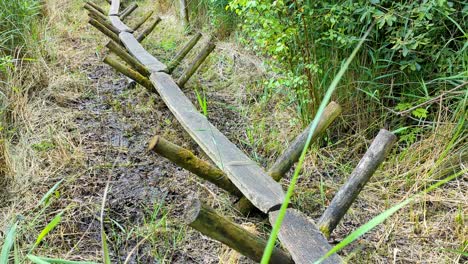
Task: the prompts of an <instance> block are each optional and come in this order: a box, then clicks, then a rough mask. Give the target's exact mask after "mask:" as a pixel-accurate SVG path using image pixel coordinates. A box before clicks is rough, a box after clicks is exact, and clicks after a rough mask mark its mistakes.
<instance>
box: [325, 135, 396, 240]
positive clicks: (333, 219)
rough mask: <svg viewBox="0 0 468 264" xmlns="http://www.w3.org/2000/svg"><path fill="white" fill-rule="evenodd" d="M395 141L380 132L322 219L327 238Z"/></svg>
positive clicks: (392, 137)
mask: <svg viewBox="0 0 468 264" xmlns="http://www.w3.org/2000/svg"><path fill="white" fill-rule="evenodd" d="M395 141H396V136H395V135H394V134H393V133H391V132H389V131H387V130H385V129H381V130H380V132H379V134H378V135H377V137H376V138H375V139H374V141H373V142H372V144H371V145H370V147H369V149H368V150H367V151H366V154H364V157H362V159H361V160H360V161H359V164H358V165H357V166H356V168H355V169H354V171H353V172H352V173H351V176H350V177H349V179H348V181H347V182H346V183H345V184H344V185H343V186H342V187H341V189H340V190H339V191H338V193H337V194H336V195H335V197H334V198H333V200H332V201H331V203H330V205H329V206H328V208H327V209H326V210H325V212H324V213H323V215H322V217H321V218H320V220H319V224H318V225H319V227H320V230H321V231H322V233H323V234H324V235H325V236H327V237H329V236H330V234H331V232H333V230H334V229H335V227H336V226H337V225H338V223H339V222H340V220H341V219H342V218H343V216H344V215H345V214H346V212H347V211H348V209H349V208H350V207H351V205H352V203H353V202H354V200H356V198H357V196H358V195H359V193H360V192H361V190H362V188H364V186H365V185H366V183H367V182H368V181H369V179H370V177H371V176H372V174H374V172H375V171H376V170H377V168H378V167H379V166H380V164H381V163H382V162H383V161H384V159H385V157H386V156H387V154H388V152H389V151H390V149H391V148H392V146H393V144H394V143H395Z"/></svg>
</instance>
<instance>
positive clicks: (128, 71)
mask: <svg viewBox="0 0 468 264" xmlns="http://www.w3.org/2000/svg"><path fill="white" fill-rule="evenodd" d="M104 62H105V63H106V64H108V65H110V66H111V67H112V68H114V69H116V70H117V71H118V72H120V73H122V74H123V75H125V76H127V77H128V78H131V79H133V80H135V81H136V82H137V83H139V84H141V85H142V86H144V87H146V88H148V89H150V90H151V91H154V86H153V84H152V83H151V82H150V80H148V78H146V77H145V76H143V75H141V74H139V73H138V72H137V71H135V70H133V69H132V68H130V67H128V66H126V65H124V64H122V63H120V62H119V61H117V60H116V59H114V58H112V57H110V56H106V57H105V58H104Z"/></svg>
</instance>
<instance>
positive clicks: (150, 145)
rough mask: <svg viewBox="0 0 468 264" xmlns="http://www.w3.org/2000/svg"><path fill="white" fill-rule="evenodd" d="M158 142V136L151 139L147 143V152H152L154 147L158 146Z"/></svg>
mask: <svg viewBox="0 0 468 264" xmlns="http://www.w3.org/2000/svg"><path fill="white" fill-rule="evenodd" d="M158 142H159V136H158V135H156V136H154V137H153V138H151V140H150V142H149V143H148V151H151V150H153V149H154V147H156V145H157V144H158Z"/></svg>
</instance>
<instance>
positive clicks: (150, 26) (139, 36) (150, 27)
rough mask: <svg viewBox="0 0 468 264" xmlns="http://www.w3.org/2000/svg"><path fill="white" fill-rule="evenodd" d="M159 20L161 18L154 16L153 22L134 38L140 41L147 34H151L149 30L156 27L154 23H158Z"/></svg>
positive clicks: (151, 30)
mask: <svg viewBox="0 0 468 264" xmlns="http://www.w3.org/2000/svg"><path fill="white" fill-rule="evenodd" d="M159 22H161V18H160V17H156V18H155V19H154V20H153V22H152V23H151V24H150V25H149V26H148V27H147V28H145V29H144V30H143V31H142V32H141V33H140V34H139V35H138V36H137V38H136V39H137V40H138V42H142V41H143V40H144V39H145V38H146V37H147V36H148V35H149V34H151V32H153V30H154V28H155V27H156V25H158V24H159Z"/></svg>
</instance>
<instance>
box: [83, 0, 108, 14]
mask: <svg viewBox="0 0 468 264" xmlns="http://www.w3.org/2000/svg"><path fill="white" fill-rule="evenodd" d="M86 3H87V4H88V5H90V6H92V7H94V8H95V9H96V10H97V11H99V12H100V13H101V14H103V15H105V14H106V11H104V9H102V8H101V7H100V6H98V5H97V4H95V3H94V2H91V1H89V2H86Z"/></svg>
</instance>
